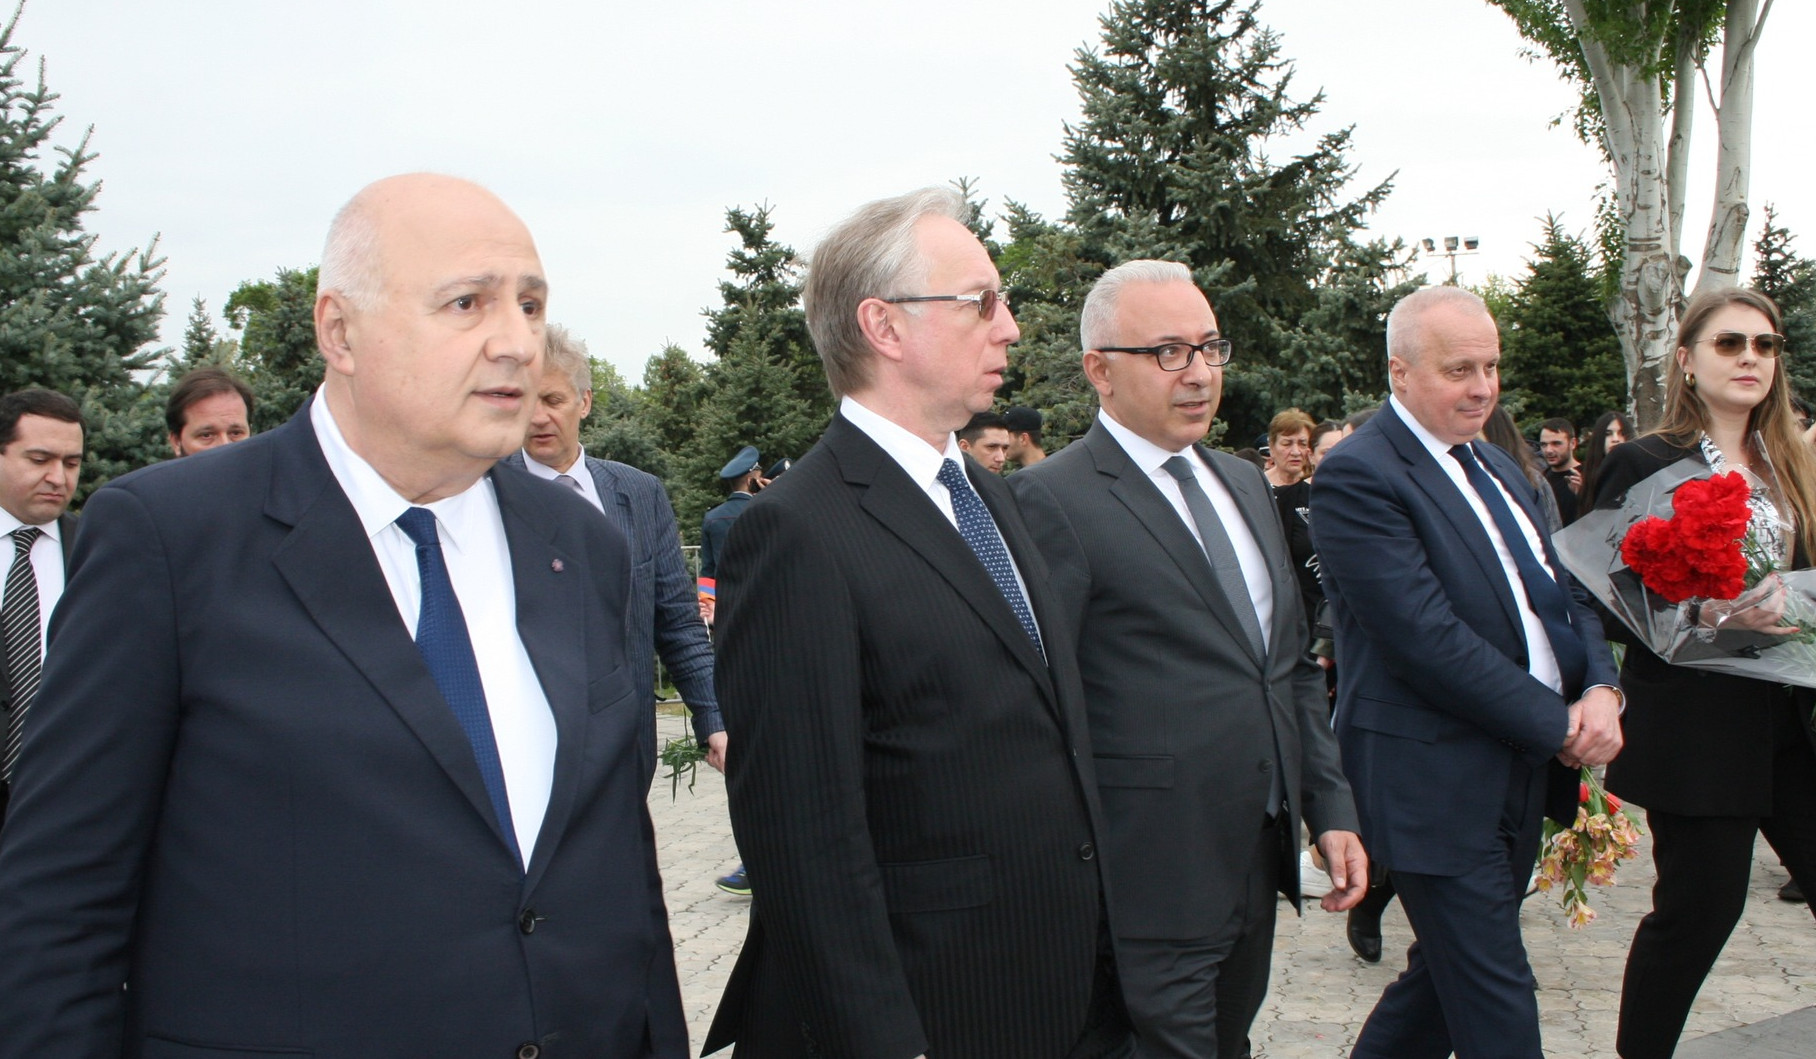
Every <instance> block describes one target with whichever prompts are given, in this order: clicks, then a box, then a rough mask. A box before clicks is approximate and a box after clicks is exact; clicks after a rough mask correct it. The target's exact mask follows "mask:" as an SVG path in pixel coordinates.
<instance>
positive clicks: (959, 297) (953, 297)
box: [882, 290, 1009, 320]
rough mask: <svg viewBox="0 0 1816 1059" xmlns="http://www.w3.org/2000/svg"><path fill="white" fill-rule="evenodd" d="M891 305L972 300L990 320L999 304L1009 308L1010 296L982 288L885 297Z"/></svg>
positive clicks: (981, 314)
mask: <svg viewBox="0 0 1816 1059" xmlns="http://www.w3.org/2000/svg"><path fill="white" fill-rule="evenodd" d="M882 300H883V301H886V302H888V303H889V304H890V305H900V304H902V303H903V302H970V303H972V304H973V305H976V306H977V315H979V316H981V317H983V318H984V319H986V320H988V319H990V318H991V317H992V316H995V315H996V307H997V306H998V305H1000V306H1002V307H1003V308H1005V309H1007V308H1008V307H1009V296H1008V295H1007V294H1004V293H1003V292H1002V291H999V290H980V291H978V292H977V293H976V294H915V295H912V296H910V297H906V298H884V299H882Z"/></svg>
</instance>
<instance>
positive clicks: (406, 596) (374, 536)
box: [309, 389, 556, 866]
mask: <svg viewBox="0 0 1816 1059" xmlns="http://www.w3.org/2000/svg"><path fill="white" fill-rule="evenodd" d="M309 419H310V423H311V425H313V426H314V427H315V436H316V439H317V440H318V441H319V442H320V443H321V446H322V455H323V456H325V457H327V459H328V468H329V469H330V470H331V471H333V472H334V478H335V480H336V481H338V482H339V483H340V487H341V491H342V492H344V493H346V494H347V500H348V501H349V502H350V503H352V505H353V510H354V512H355V513H357V514H358V515H359V521H360V525H361V526H362V527H364V528H365V531H366V536H367V538H368V539H369V540H370V541H371V544H372V552H373V554H374V555H375V556H377V558H378V565H379V569H381V570H383V571H384V574H385V583H386V584H387V585H389V586H390V588H391V598H392V599H393V600H395V601H396V603H397V614H398V617H400V618H402V619H403V623H404V627H405V628H406V629H408V630H409V632H410V636H411V637H412V638H415V636H416V619H417V616H418V614H419V612H420V611H421V610H422V576H421V575H420V574H419V573H418V572H417V566H416V544H415V542H414V541H412V540H411V539H410V536H409V534H407V533H405V532H404V531H403V527H401V526H399V525H397V518H398V516H399V515H402V514H403V513H404V512H405V511H407V510H409V509H410V508H411V507H412V506H414V505H412V504H411V503H410V501H409V500H407V499H405V498H404V497H403V496H401V495H399V494H398V492H397V491H396V490H395V489H393V488H391V486H390V484H389V483H387V482H386V481H385V480H384V478H383V477H382V476H380V475H379V473H378V472H377V471H376V470H374V469H373V467H372V465H371V464H369V463H367V462H366V461H365V460H364V459H363V458H361V457H360V455H359V454H358V453H356V452H354V451H353V450H352V449H351V448H350V447H348V445H347V440H346V438H345V437H343V436H342V435H341V432H340V428H339V427H338V426H336V425H335V422H334V416H333V414H332V413H331V412H329V411H328V401H327V399H326V398H325V397H324V396H323V394H322V391H321V390H320V389H318V390H316V392H315V401H314V403H313V404H311V405H310V408H309ZM421 506H422V507H426V508H428V509H429V510H430V511H432V512H434V514H435V525H436V528H437V531H438V535H439V536H440V538H441V550H442V555H443V556H444V558H445V560H446V562H447V567H448V580H449V581H451V582H452V583H453V585H454V595H455V596H456V597H458V598H459V600H460V611H461V614H462V615H463V616H464V617H465V618H466V622H467V637H468V639H470V640H472V641H473V657H474V659H475V660H476V661H477V662H478V663H479V682H480V684H481V686H482V687H484V689H485V696H486V710H487V712H488V713H490V714H491V718H492V737H493V739H495V740H496V741H497V743H498V759H499V762H500V763H501V764H502V765H503V767H504V785H505V792H506V794H507V796H508V797H509V799H510V803H511V823H512V825H513V826H514V828H515V829H516V831H517V848H518V849H519V850H521V851H522V852H523V860H524V864H525V865H526V866H527V865H528V864H529V861H530V858H531V855H532V853H533V852H534V850H535V848H536V835H537V833H538V832H539V831H541V829H542V817H543V814H544V813H545V812H547V811H548V806H549V790H550V788H551V787H552V786H553V784H554V779H555V741H556V735H555V715H554V712H553V711H551V710H550V709H549V700H548V696H547V695H546V694H545V693H544V692H543V690H542V682H541V681H540V680H538V679H537V678H536V671H535V669H534V668H533V667H532V666H531V664H530V656H529V652H527V651H525V650H524V647H523V638H522V637H521V636H520V635H519V634H518V632H517V591H516V585H515V584H514V582H513V581H512V578H511V549H510V545H509V543H508V542H507V541H506V539H505V535H504V519H503V516H501V515H500V514H499V510H498V495H497V494H496V493H495V492H494V491H493V486H492V480H491V479H490V478H481V479H480V480H479V481H477V482H475V483H473V485H471V486H470V487H468V488H467V489H466V490H465V491H463V492H461V493H457V494H456V495H454V496H450V497H447V498H445V499H442V500H437V501H435V502H433V503H429V504H423V505H421Z"/></svg>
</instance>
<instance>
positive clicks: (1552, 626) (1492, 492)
mask: <svg viewBox="0 0 1816 1059" xmlns="http://www.w3.org/2000/svg"><path fill="white" fill-rule="evenodd" d="M1450 455H1451V456H1452V457H1453V458H1454V459H1455V460H1456V461H1457V462H1458V463H1460V464H1462V465H1463V475H1464V477H1466V478H1468V479H1469V484H1470V486H1471V487H1472V488H1474V489H1475V491H1476V495H1477V496H1479V497H1481V498H1482V506H1484V507H1486V508H1487V509H1488V516H1489V517H1490V518H1492V519H1494V524H1495V526H1496V528H1498V529H1499V530H1500V531H1501V539H1502V540H1503V541H1505V542H1506V544H1507V550H1508V551H1509V552H1510V553H1512V555H1513V565H1514V566H1515V567H1517V568H1518V569H1519V572H1520V583H1521V584H1523V585H1524V586H1525V588H1526V602H1527V603H1528V604H1530V605H1531V606H1532V612H1533V613H1534V614H1536V615H1538V619H1539V624H1541V625H1543V626H1544V627H1545V638H1546V639H1548V640H1550V641H1551V653H1552V654H1553V655H1555V656H1556V657H1557V668H1558V673H1559V675H1561V676H1562V677H1563V681H1564V694H1565V696H1566V697H1571V696H1574V695H1575V694H1577V693H1578V692H1580V691H1581V690H1582V684H1583V677H1584V675H1585V674H1586V673H1588V671H1589V652H1588V650H1587V649H1586V648H1585V647H1584V646H1583V639H1582V637H1581V636H1578V635H1577V632H1576V630H1575V629H1574V628H1572V627H1571V625H1570V598H1569V595H1568V594H1567V593H1566V592H1565V591H1564V586H1563V585H1560V584H1558V582H1557V580H1556V579H1555V578H1553V577H1552V576H1551V574H1550V572H1549V571H1547V570H1546V569H1545V568H1544V566H1542V565H1541V564H1540V563H1539V560H1538V557H1537V556H1535V555H1533V554H1532V546H1531V545H1530V544H1528V543H1527V541H1526V532H1525V530H1523V529H1521V528H1520V524H1519V522H1518V521H1517V520H1516V519H1515V518H1514V517H1513V509H1512V508H1509V507H1508V506H1507V500H1506V498H1505V497H1503V496H1502V495H1501V491H1500V490H1499V489H1497V488H1496V487H1495V480H1494V479H1493V478H1491V477H1489V472H1488V471H1487V470H1486V469H1484V468H1483V466H1482V463H1481V461H1480V460H1478V459H1477V458H1476V454H1475V450H1474V449H1472V448H1470V447H1469V446H1468V445H1453V446H1451V449H1450ZM1535 528H1536V527H1535Z"/></svg>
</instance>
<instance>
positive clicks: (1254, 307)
mask: <svg viewBox="0 0 1816 1059" xmlns="http://www.w3.org/2000/svg"><path fill="white" fill-rule="evenodd" d="M1258 9H1259V4H1258V3H1257V2H1255V0H1246V2H1245V0H1116V2H1114V3H1112V4H1111V6H1110V10H1109V13H1107V14H1105V15H1104V16H1103V18H1102V19H1101V25H1102V30H1103V36H1102V43H1101V45H1100V46H1099V47H1098V48H1097V49H1095V50H1092V49H1081V50H1080V51H1079V52H1078V54H1077V59H1076V62H1075V63H1074V65H1073V66H1072V76H1073V80H1074V82H1075V83H1076V84H1077V86H1078V90H1079V95H1080V98H1081V103H1082V117H1081V119H1080V121H1079V123H1078V124H1077V125H1076V126H1073V125H1068V126H1067V127H1066V135H1065V149H1064V151H1063V152H1062V154H1061V156H1060V160H1061V162H1062V163H1063V164H1064V165H1065V167H1066V170H1065V173H1064V176H1063V179H1064V183H1065V188H1066V193H1067V198H1068V201H1069V203H1070V206H1069V209H1068V212H1067V220H1068V222H1069V223H1070V224H1071V226H1073V227H1074V228H1075V229H1076V230H1077V231H1078V232H1079V234H1080V236H1081V238H1082V240H1083V245H1082V247H1081V248H1080V256H1081V257H1082V258H1083V259H1085V260H1091V261H1096V262H1098V263H1099V264H1100V265H1102V266H1108V265H1112V264H1116V263H1118V262H1121V261H1126V260H1129V259H1131V258H1137V257H1150V258H1166V259H1170V260H1175V261H1181V262H1184V263H1185V264H1187V265H1188V266H1190V267H1191V269H1192V271H1193V275H1194V277H1195V278H1196V279H1197V281H1198V283H1199V285H1200V286H1201V287H1202V288H1203V289H1204V290H1205V292H1206V293H1207V294H1208V295H1209V297H1210V299H1211V304H1212V306H1213V307H1214V308H1215V309H1216V311H1217V317H1218V323H1219V325H1220V327H1221V329H1222V331H1223V333H1224V334H1225V335H1226V336H1227V337H1229V338H1230V339H1231V340H1232V342H1233V343H1234V345H1235V352H1234V361H1233V363H1232V365H1231V367H1230V369H1229V370H1227V371H1226V372H1225V373H1224V396H1223V408H1222V411H1221V412H1220V417H1221V418H1223V419H1226V420H1227V421H1228V422H1229V423H1230V426H1231V429H1232V431H1233V432H1234V436H1235V437H1239V438H1240V437H1248V436H1251V435H1253V434H1254V433H1257V432H1259V431H1260V430H1262V429H1264V428H1265V426H1266V423H1267V420H1268V419H1269V418H1270V417H1271V416H1272V415H1273V413H1274V412H1275V411H1277V410H1278V408H1279V407H1280V406H1281V404H1282V398H1283V396H1284V395H1282V394H1279V393H1276V392H1273V391H1272V390H1271V389H1270V388H1269V385H1268V383H1267V380H1268V379H1269V378H1270V377H1278V375H1279V373H1281V372H1283V373H1285V374H1286V375H1287V376H1292V375H1295V374H1297V373H1298V372H1299V371H1300V369H1301V365H1299V364H1296V363H1293V362H1291V361H1290V360H1288V359H1286V356H1287V355H1288V354H1294V353H1296V352H1298V351H1299V350H1301V349H1305V348H1308V347H1307V346H1306V345H1305V344H1304V343H1294V342H1288V341H1286V337H1285V336H1288V335H1291V334H1293V333H1295V332H1296V331H1299V330H1300V329H1301V328H1300V321H1301V319H1302V318H1304V317H1306V316H1307V315H1308V314H1310V313H1312V311H1313V310H1314V309H1315V308H1316V307H1317V305H1318V302H1319V296H1318V288H1319V287H1320V285H1321V283H1322V281H1323V280H1324V279H1325V278H1326V276H1327V274H1329V272H1330V270H1332V269H1333V267H1335V266H1336V263H1338V262H1341V261H1344V260H1346V259H1348V260H1351V261H1353V260H1354V258H1355V257H1356V256H1357V255H1359V254H1361V253H1364V252H1372V253H1375V254H1376V255H1377V256H1376V259H1375V263H1374V268H1375V269H1376V270H1377V271H1381V272H1386V271H1387V270H1389V269H1390V268H1391V267H1392V266H1393V265H1394V263H1395V262H1394V259H1393V258H1392V256H1391V255H1390V254H1389V251H1388V248H1387V247H1386V246H1385V245H1383V244H1368V246H1364V247H1358V246H1355V245H1353V243H1352V240H1351V232H1353V231H1355V230H1356V229H1358V228H1360V227H1361V226H1362V223H1363V221H1364V219H1365V217H1366V216H1367V214H1368V213H1369V211H1370V210H1372V209H1373V208H1374V207H1375V206H1377V205H1378V204H1379V203H1380V202H1381V201H1382V199H1384V198H1385V197H1386V195H1387V193H1388V190H1389V184H1388V183H1385V182H1383V183H1381V184H1379V185H1377V186H1375V187H1373V188H1369V189H1367V190H1364V191H1362V192H1361V193H1360V194H1358V195H1354V196H1353V197H1352V195H1351V193H1350V190H1349V184H1350V179H1351V177H1352V175H1353V173H1354V168H1353V166H1352V165H1351V164H1350V163H1349V161H1348V159H1347V157H1346V154H1345V152H1346V151H1347V150H1348V149H1349V145H1350V132H1351V130H1350V129H1348V128H1343V129H1338V130H1336V131H1333V132H1326V133H1324V134H1322V135H1320V136H1318V137H1317V138H1316V139H1315V140H1314V141H1313V142H1312V144H1311V145H1310V146H1308V147H1306V148H1303V149H1302V150H1300V151H1299V152H1297V153H1296V154H1295V155H1294V156H1293V157H1291V158H1290V159H1288V160H1286V161H1285V162H1276V161H1274V160H1273V158H1271V157H1270V156H1269V154H1268V150H1267V149H1268V147H1269V146H1270V143H1272V142H1275V141H1276V138H1278V137H1281V136H1285V135H1289V134H1296V133H1299V132H1302V131H1303V130H1305V129H1306V128H1307V126H1308V125H1309V123H1310V122H1311V120H1312V119H1313V118H1314V117H1315V116H1316V115H1317V113H1318V108H1319V105H1320V104H1321V103H1322V102H1323V98H1324V97H1323V94H1322V93H1313V94H1312V95H1311V97H1310V98H1308V99H1303V100H1301V99H1295V98H1294V95H1293V91H1292V88H1293V86H1292V80H1293V69H1292V65H1291V64H1290V63H1289V62H1288V61H1287V60H1286V59H1285V58H1284V57H1283V56H1282V54H1281V46H1280V38H1279V37H1278V35H1277V34H1275V33H1274V32H1273V31H1272V30H1270V29H1268V28H1267V27H1265V26H1264V25H1262V24H1261V22H1260V20H1259V16H1258ZM1357 326H1364V325H1363V324H1362V323H1361V322H1357V323H1353V324H1352V323H1349V322H1344V323H1343V324H1342V329H1343V330H1351V329H1353V328H1354V327H1357ZM1268 367H1272V368H1275V369H1278V371H1273V372H1270V371H1267V370H1263V369H1266V368H1268Z"/></svg>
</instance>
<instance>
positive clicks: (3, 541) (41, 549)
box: [0, 507, 63, 658]
mask: <svg viewBox="0 0 1816 1059" xmlns="http://www.w3.org/2000/svg"><path fill="white" fill-rule="evenodd" d="M25 525H28V523H25V522H21V521H19V519H18V518H17V517H16V516H14V515H13V513H12V512H10V511H8V510H6V509H5V508H3V507H0V606H4V605H5V604H6V572H7V571H8V570H11V569H12V568H13V555H14V548H13V542H12V538H11V537H10V536H9V535H10V534H11V533H12V532H13V531H14V530H16V529H19V528H20V527H22V526H25ZM38 528H39V529H41V530H43V531H44V533H43V535H42V536H40V537H39V538H38V539H37V540H35V541H33V542H32V550H31V562H32V574H33V575H34V576H35V577H36V578H37V581H38V657H39V658H42V657H44V636H45V634H46V633H47V632H49V631H50V613H51V611H53V610H56V609H57V600H59V599H62V598H63V524H62V523H61V522H60V521H58V520H57V519H51V520H50V521H49V522H47V523H45V524H43V525H41V526H39V527H38Z"/></svg>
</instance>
